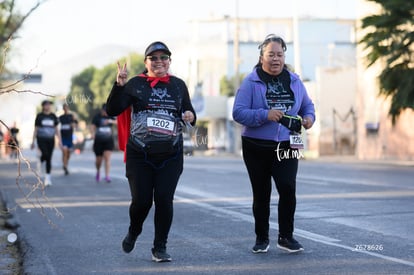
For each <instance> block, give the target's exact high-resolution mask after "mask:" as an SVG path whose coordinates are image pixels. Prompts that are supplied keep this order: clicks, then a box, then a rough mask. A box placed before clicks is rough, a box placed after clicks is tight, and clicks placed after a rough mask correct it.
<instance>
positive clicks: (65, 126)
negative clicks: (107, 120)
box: [59, 103, 78, 175]
mask: <svg viewBox="0 0 414 275" xmlns="http://www.w3.org/2000/svg"><path fill="white" fill-rule="evenodd" d="M63 112H64V114H63V115H61V116H60V117H59V122H60V135H61V137H62V162H63V171H64V172H65V175H68V174H69V170H68V164H69V158H70V153H71V151H72V149H73V130H74V129H75V128H76V125H77V123H78V121H77V120H76V117H75V115H74V114H73V113H71V112H70V110H69V106H68V104H66V103H65V104H63Z"/></svg>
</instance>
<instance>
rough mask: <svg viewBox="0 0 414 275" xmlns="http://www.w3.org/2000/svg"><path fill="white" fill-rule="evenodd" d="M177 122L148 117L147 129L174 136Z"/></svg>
mask: <svg viewBox="0 0 414 275" xmlns="http://www.w3.org/2000/svg"><path fill="white" fill-rule="evenodd" d="M174 126H175V122H174V121H172V120H168V119H162V118H157V117H148V118H147V127H148V130H151V131H154V132H159V133H164V134H169V135H171V134H173V133H174Z"/></svg>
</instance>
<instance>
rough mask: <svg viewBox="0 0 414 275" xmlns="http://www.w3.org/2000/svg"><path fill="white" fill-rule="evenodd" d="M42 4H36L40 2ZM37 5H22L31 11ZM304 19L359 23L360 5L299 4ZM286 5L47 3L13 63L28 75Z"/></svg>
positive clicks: (130, 0) (224, 0)
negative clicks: (91, 53)
mask: <svg viewBox="0 0 414 275" xmlns="http://www.w3.org/2000/svg"><path fill="white" fill-rule="evenodd" d="M36 1H37V0H36ZM36 1H35V0H18V1H17V2H18V3H19V4H20V5H21V9H22V10H27V9H28V8H30V7H31V6H33V3H34V2H36ZM296 1H297V3H298V4H297V6H298V12H299V14H300V15H309V16H314V17H339V18H355V16H356V11H355V10H356V7H355V6H356V4H355V2H356V1H357V0H313V1H309V0H296ZM293 2H294V1H286V0H208V1H206V0H203V1H198V0H193V1H188V0H157V1H142V0H116V1H114V0H48V1H47V2H46V3H44V4H43V5H41V6H40V7H39V8H38V9H37V10H36V11H35V12H34V13H33V14H32V15H31V16H30V17H29V18H28V20H27V21H26V22H25V24H24V26H23V29H22V31H21V32H20V37H21V38H20V39H18V40H16V41H15V44H14V45H15V46H16V48H17V49H19V55H15V56H13V64H14V66H15V67H16V68H18V69H19V70H25V69H27V68H30V67H32V66H33V64H36V63H37V62H38V61H39V65H38V67H40V68H41V67H42V66H47V65H49V64H54V63H58V62H59V61H62V60H66V59H68V58H70V57H72V56H75V55H78V54H80V53H84V52H86V51H88V50H90V49H93V48H95V47H97V46H100V45H105V44H119V45H126V46H130V47H137V50H138V51H140V52H143V50H144V49H143V48H139V47H142V46H141V45H147V44H149V43H150V42H152V41H154V40H165V39H169V37H180V36H184V35H185V34H186V32H187V25H188V24H187V22H188V21H189V20H191V19H203V18H209V17H212V16H214V17H223V16H224V15H230V16H235V15H236V7H238V15H239V16H240V17H270V16H272V17H290V16H292V14H293V10H294V9H293V4H292V3H293Z"/></svg>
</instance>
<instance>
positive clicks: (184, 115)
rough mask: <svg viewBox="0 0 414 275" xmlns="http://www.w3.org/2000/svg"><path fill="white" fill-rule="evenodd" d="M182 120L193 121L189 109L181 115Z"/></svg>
mask: <svg viewBox="0 0 414 275" xmlns="http://www.w3.org/2000/svg"><path fill="white" fill-rule="evenodd" d="M182 119H183V120H184V121H187V122H190V123H192V122H193V121H194V114H193V112H191V111H185V112H184V113H183V115H182Z"/></svg>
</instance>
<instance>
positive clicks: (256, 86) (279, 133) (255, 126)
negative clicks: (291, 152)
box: [233, 68, 315, 142]
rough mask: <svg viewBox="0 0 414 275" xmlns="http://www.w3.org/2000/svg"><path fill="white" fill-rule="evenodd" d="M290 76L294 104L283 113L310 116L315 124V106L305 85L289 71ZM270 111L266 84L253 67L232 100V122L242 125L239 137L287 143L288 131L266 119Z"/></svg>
mask: <svg viewBox="0 0 414 275" xmlns="http://www.w3.org/2000/svg"><path fill="white" fill-rule="evenodd" d="M289 74H290V80H291V83H290V88H291V89H292V91H293V94H294V97H295V104H294V105H293V107H292V108H291V110H289V111H288V112H287V113H286V114H287V115H291V116H295V115H300V116H301V117H305V116H306V117H311V118H312V119H313V121H315V106H314V104H313V102H312V100H311V99H310V97H309V96H308V93H307V91H306V88H305V86H304V85H303V83H302V81H301V80H300V79H299V77H298V75H297V74H294V73H292V72H290V71H289ZM269 109H270V108H269V106H268V105H267V101H266V84H265V83H264V82H263V81H262V80H260V78H259V76H258V75H257V72H256V68H255V69H254V70H253V72H251V73H250V74H249V75H248V76H247V77H246V78H245V79H244V80H243V82H242V83H241V85H240V88H239V89H238V91H237V94H236V97H235V100H234V106H233V119H234V120H235V121H236V122H238V123H240V124H242V125H243V130H242V136H245V137H251V138H257V139H264V140H273V141H276V142H280V141H287V140H289V134H290V130H289V129H287V128H286V127H284V126H283V125H281V124H279V123H278V122H274V121H270V120H268V119H267V114H268V112H269Z"/></svg>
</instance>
